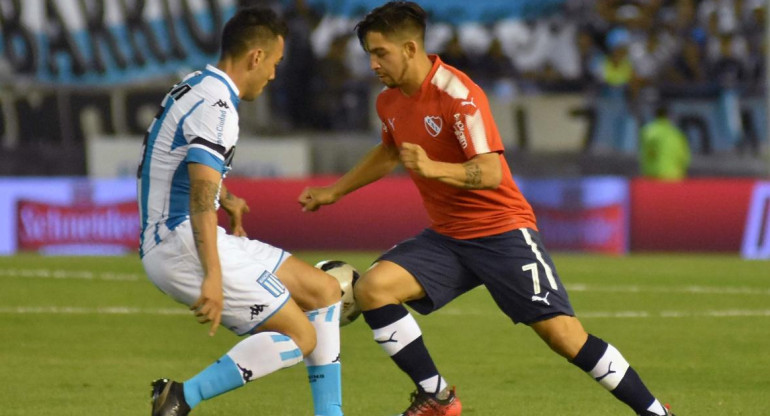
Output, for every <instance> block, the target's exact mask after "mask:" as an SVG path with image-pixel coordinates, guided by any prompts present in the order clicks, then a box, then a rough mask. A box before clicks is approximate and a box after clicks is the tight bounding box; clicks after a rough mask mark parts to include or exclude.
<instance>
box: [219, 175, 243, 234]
mask: <svg viewBox="0 0 770 416" xmlns="http://www.w3.org/2000/svg"><path fill="white" fill-rule="evenodd" d="M219 204H220V205H222V208H223V209H224V210H225V212H227V215H228V216H229V217H230V233H232V234H233V235H237V236H238V237H247V235H246V230H245V229H244V228H243V215H244V214H246V213H248V212H249V211H250V209H249V206H248V204H246V201H245V200H244V199H243V198H239V197H237V196H235V195H234V194H233V193H232V192H230V191H229V190H228V189H227V188H226V187H225V185H224V184H222V188H221V189H220V191H219Z"/></svg>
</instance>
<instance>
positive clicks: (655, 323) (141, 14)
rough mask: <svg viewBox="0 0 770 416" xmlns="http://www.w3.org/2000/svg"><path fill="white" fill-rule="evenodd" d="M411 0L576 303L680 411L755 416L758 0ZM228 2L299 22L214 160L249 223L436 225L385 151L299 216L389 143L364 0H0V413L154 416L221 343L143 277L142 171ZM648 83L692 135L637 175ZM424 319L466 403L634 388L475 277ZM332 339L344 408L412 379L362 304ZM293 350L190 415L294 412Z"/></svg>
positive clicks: (496, 408) (600, 397)
mask: <svg viewBox="0 0 770 416" xmlns="http://www.w3.org/2000/svg"><path fill="white" fill-rule="evenodd" d="M419 2H420V3H421V4H423V6H424V7H425V8H426V9H428V10H429V11H430V12H431V13H432V16H433V19H432V21H433V24H432V25H431V29H430V32H429V37H428V40H429V45H428V47H429V48H431V49H432V50H435V51H438V52H441V53H442V56H443V57H444V58H445V59H446V60H447V61H450V62H452V63H453V64H455V65H457V66H459V67H460V68H463V69H466V70H467V71H468V72H469V73H471V74H472V76H474V78H475V79H476V81H477V82H479V83H481V84H483V86H484V87H485V89H486V90H487V92H488V94H489V97H490V99H491V102H492V104H493V111H494V113H495V116H496V119H497V122H498V125H499V128H500V130H501V132H502V134H503V139H504V141H505V144H506V147H507V153H506V157H507V158H509V161H510V163H509V164H510V165H511V167H512V169H513V173H514V175H515V176H516V178H517V180H518V181H519V182H520V184H521V187H522V190H523V192H524V193H525V195H526V196H527V198H529V199H530V201H531V202H532V203H533V205H535V209H536V213H537V215H538V219H539V223H540V226H541V229H542V232H543V236H544V239H545V241H546V244H547V246H548V247H549V249H550V250H551V251H552V254H553V255H554V258H555V262H556V264H557V267H558V269H559V273H560V275H561V276H562V278H563V279H564V281H565V285H566V286H567V288H568V290H569V291H570V294H571V299H572V301H573V304H574V306H575V308H576V310H577V311H578V312H579V314H580V316H581V320H582V321H583V322H584V324H585V325H586V326H587V327H588V328H590V330H591V331H596V332H597V333H600V334H607V335H608V337H609V338H610V339H611V341H612V342H613V344H615V345H618V346H619V347H620V348H622V350H623V351H624V353H625V354H627V355H628V356H629V359H630V360H631V361H633V363H634V366H635V367H636V368H637V369H638V370H639V371H640V372H641V374H643V376H644V377H645V380H646V381H647V382H648V383H649V384H650V385H652V386H654V390H655V392H656V394H658V395H660V396H661V397H662V398H663V399H664V400H666V401H670V402H671V403H672V404H673V405H674V410H675V411H676V412H677V413H680V414H685V415H686V414H690V415H701V414H703V415H705V414H720V415H730V416H733V415H735V416H737V415H741V416H746V415H757V416H759V415H767V414H768V410H767V409H768V405H767V399H766V397H765V396H766V392H767V389H768V387H770V386H769V385H768V378H767V371H766V369H767V368H770V355H768V354H766V353H765V352H766V351H767V350H768V349H770V338H769V337H768V336H767V331H766V328H767V319H768V317H769V316H770V310H768V307H767V305H768V302H767V297H768V296H770V286H769V285H768V280H767V279H768V276H770V273H768V266H767V262H766V261H765V260H760V261H753V260H748V259H767V258H769V257H770V203H769V201H770V174H769V172H770V156H769V154H768V152H769V147H770V146H768V139H767V105H766V94H765V90H766V74H765V71H766V67H767V66H766V63H765V62H766V59H767V56H766V54H765V48H764V46H763V45H764V44H765V42H766V41H765V40H764V39H766V36H767V33H766V30H765V21H766V13H767V4H766V2H765V1H756V0H714V1H711V0H704V1H690V0H677V1H673V0H663V1H658V0H655V1H619V0H598V1H589V0H548V1H546V0H538V1H534V0H532V1H524V0H480V1H476V2H472V3H471V2H467V1H454V0H452V1H450V0H432V1H429V0H419ZM241 3H242V4H247V3H248V4H267V5H270V6H271V7H275V8H276V9H277V10H279V11H281V12H282V13H285V15H286V16H287V17H288V18H289V20H290V24H291V29H292V37H291V39H290V41H289V43H288V44H287V56H286V62H285V63H284V64H282V65H281V66H280V68H279V70H280V73H279V74H278V78H277V79H276V81H275V82H274V83H273V84H272V85H271V86H270V88H269V90H268V91H267V93H266V94H265V95H264V96H262V97H260V98H259V99H258V100H257V101H256V102H255V103H253V104H246V103H244V105H242V106H241V111H242V123H243V126H242V132H243V137H242V139H241V141H240V142H239V147H238V155H237V156H236V158H235V170H234V171H233V174H232V175H231V177H230V178H228V183H229V186H230V187H231V188H232V189H233V190H234V191H235V192H237V193H239V194H241V195H242V196H244V197H246V198H247V199H248V201H249V203H250V205H251V207H252V214H251V215H250V216H249V217H248V218H247V228H248V231H249V233H250V235H252V236H254V237H257V238H261V239H264V240H266V241H269V242H272V243H275V244H277V245H281V246H283V247H285V248H287V249H290V250H292V251H294V252H295V254H296V255H298V256H301V257H302V258H303V259H305V260H306V261H309V262H315V261H318V260H321V259H328V258H341V259H343V260H346V261H349V262H350V263H351V264H353V265H355V266H356V267H358V268H359V269H361V270H362V269H365V268H366V267H368V264H369V263H370V262H371V261H372V260H373V259H375V258H376V255H377V253H378V252H379V251H380V250H382V249H385V248H387V247H389V246H390V245H392V244H393V243H395V242H397V241H398V240H400V239H401V238H403V237H406V236H409V235H411V234H412V233H414V232H415V231H416V230H419V229H420V228H422V227H424V226H425V225H426V223H427V218H426V217H425V214H424V212H423V210H422V207H421V206H420V201H419V199H418V197H417V193H416V190H415V189H414V188H413V187H412V185H411V184H409V183H408V179H407V178H406V177H405V176H403V174H402V173H403V172H401V171H399V172H398V173H397V174H395V175H393V176H392V177H389V178H387V179H385V180H383V181H381V182H379V183H377V184H374V185H372V186H369V187H366V188H364V189H361V190H359V191H357V192H355V193H353V194H351V195H350V196H349V197H348V198H346V199H345V200H343V201H341V202H340V203H339V204H337V205H335V206H331V207H325V208H324V209H323V210H321V211H320V212H317V213H314V214H312V215H310V214H306V213H302V212H301V211H300V209H299V206H298V204H297V203H296V202H295V200H296V197H297V195H298V194H299V192H300V190H301V189H302V188H303V187H304V186H305V185H307V184H309V183H327V182H329V181H331V180H333V178H334V177H335V176H336V175H339V174H340V173H342V172H344V171H345V170H346V169H347V168H349V167H350V166H351V165H352V164H353V163H354V162H355V161H356V160H357V159H358V157H359V156H360V155H362V154H363V153H364V152H366V151H367V150H368V149H369V148H371V147H372V146H373V145H374V144H376V143H377V142H378V140H379V139H378V129H379V123H378V121H377V120H376V117H375V115H374V114H373V112H372V103H373V99H374V96H375V94H376V93H377V91H379V89H380V88H381V87H380V86H379V85H378V84H377V82H376V80H375V79H373V77H372V76H371V74H370V73H369V70H368V68H367V62H366V57H365V55H363V53H362V52H361V50H360V47H359V45H358V43H357V40H356V39H355V38H354V37H352V32H351V27H352V24H353V23H354V22H355V21H356V20H357V18H358V17H359V16H360V14H361V13H363V11H365V10H367V9H368V8H370V7H371V6H373V5H375V4H378V3H379V2H378V1H373V0H344V1H340V0H336V1H335V0H306V1H305V2H304V3H303V2H300V1H295V0H282V1H269V0H264V1H258V0H253V1H241V2H239V1H236V0H146V1H144V2H131V1H123V0H103V1H102V0H99V1H78V0H57V1H48V0H25V1H23V2H22V1H11V0H0V40H1V41H0V284H1V285H2V289H0V333H2V335H1V336H0V379H2V380H6V381H7V382H6V383H5V386H4V388H2V389H0V416H17V415H27V414H39V415H49V414H56V415H58V416H69V415H72V416H81V415H84V414H109V415H113V416H122V415H126V416H128V415H135V414H141V413H142V412H145V413H146V411H147V399H148V397H147V396H148V395H147V393H148V386H147V382H148V381H149V380H151V379H152V378H155V377H158V376H164V375H171V376H175V377H176V376H178V377H187V376H191V375H192V374H191V372H193V371H194V369H195V368H197V367H196V365H195V364H194V363H198V364H201V363H208V362H211V360H212V359H215V358H216V357H218V356H219V355H221V352H222V351H226V350H227V349H228V348H229V347H230V346H231V345H232V344H233V343H234V342H235V341H234V336H232V335H231V334H228V333H226V331H220V333H218V334H217V336H216V337H214V338H208V337H205V334H204V332H205V331H203V330H202V328H201V327H199V326H198V324H197V323H195V322H194V320H192V319H190V317H189V316H188V315H189V314H188V313H187V311H186V310H185V308H183V307H181V306H180V305H178V304H175V303H174V302H173V301H171V300H169V299H167V298H166V297H165V296H163V294H161V293H160V292H159V291H158V290H156V288H155V287H154V286H152V284H151V283H150V282H148V281H147V279H146V278H145V276H144V273H143V271H142V268H141V264H140V262H139V260H138V257H137V256H136V244H137V241H136V240H137V233H138V220H137V218H136V217H137V214H136V206H135V201H134V194H135V184H134V179H133V178H134V174H135V169H136V163H137V158H138V156H139V152H140V147H141V139H142V136H143V134H144V131H145V129H146V126H147V124H148V123H149V121H150V120H151V119H152V116H153V115H154V114H155V112H156V111H157V106H158V104H159V101H160V99H161V97H162V96H163V94H164V93H165V92H166V90H167V89H168V87H169V86H170V85H171V84H172V83H174V82H175V81H176V80H178V79H179V77H180V76H181V75H183V74H184V73H186V72H188V71H190V70H193V69H196V68H198V67H199V66H201V65H203V64H205V63H208V62H213V61H215V60H216V44H217V42H218V40H217V36H218V30H220V28H221V24H222V22H224V21H225V20H226V18H227V17H228V16H229V15H231V14H232V13H233V11H234V10H235V8H236V7H237V6H238V5H239V4H241ZM455 33H456V34H457V36H454V34H455ZM619 45H620V46H622V45H625V46H627V47H628V49H629V52H631V51H633V53H632V54H630V56H632V57H633V59H634V61H633V62H634V68H635V71H636V73H637V76H636V77H635V78H634V80H633V82H629V84H627V85H626V86H625V87H623V88H622V89H623V93H622V94H619V93H618V91H617V90H613V89H611V88H609V87H608V86H607V85H606V83H605V82H603V80H602V78H601V77H599V76H597V75H598V73H597V71H596V68H597V62H601V60H602V59H603V57H604V56H606V55H607V53H608V52H610V51H611V50H612V49H613V48H615V47H618V46H619ZM720 45H724V47H720ZM686 49H687V50H690V51H691V52H692V51H695V52H698V53H695V54H694V55H692V56H695V57H696V58H697V57H699V56H700V58H699V59H694V61H692V62H695V63H696V65H693V64H692V62H689V63H686V62H685V59H684V56H685V52H684V51H685V50H686ZM97 51H98V52H97ZM725 52H729V53H727V54H726V55H725V54H724V53H725ZM687 56H691V55H689V54H688V55H687ZM661 103H664V104H666V105H668V106H669V108H670V109H671V110H672V117H673V119H674V121H675V122H676V123H677V124H678V125H679V126H680V127H681V128H682V129H683V130H684V131H685V132H686V134H687V137H688V140H689V143H690V145H691V147H692V149H693V164H692V166H691V168H690V170H689V178H688V179H686V180H684V181H681V182H673V183H672V182H659V181H655V180H649V179H645V178H641V177H640V175H639V169H638V162H637V140H638V131H639V126H641V125H642V124H643V123H644V121H645V120H647V119H649V117H650V115H651V113H652V111H653V109H654V108H655V107H656V106H657V105H658V104H661ZM317 250H323V251H317ZM39 253H43V254H59V255H56V256H41V255H39ZM86 254H100V256H95V257H94V256H85V255H86ZM417 319H418V321H419V323H420V326H421V327H422V329H423V331H424V333H425V334H426V342H427V343H428V344H429V346H430V347H431V350H432V351H433V354H434V358H435V359H436V360H437V361H438V362H439V363H440V365H441V367H442V368H445V370H442V371H445V372H446V374H447V375H448V376H449V379H451V380H453V382H457V383H458V388H459V392H460V394H461V396H462V398H463V403H464V405H465V406H466V408H465V413H467V414H469V415H473V414H477V415H485V416H486V415H508V414H512V413H514V412H515V414H524V415H528V414H559V415H562V414H569V415H573V416H582V415H586V416H588V415H591V416H597V415H606V416H609V415H613V416H614V415H618V414H624V413H623V412H626V411H627V409H625V408H624V407H623V405H621V404H619V403H617V402H616V401H614V400H612V399H611V398H610V397H608V395H607V393H606V392H604V391H603V390H602V389H601V388H598V387H597V386H595V385H594V383H592V382H591V380H590V379H587V378H586V377H585V376H584V375H583V374H580V373H579V372H576V371H574V369H572V368H571V367H570V366H569V365H568V364H567V363H565V362H564V361H563V360H561V359H560V358H558V357H555V356H553V355H549V354H548V353H547V352H546V348H545V347H544V346H543V345H542V342H541V341H540V340H538V339H537V337H536V336H534V334H532V333H531V331H526V330H524V329H522V328H515V329H509V328H510V325H509V321H508V320H507V319H506V318H505V317H504V316H503V315H502V314H500V312H499V311H498V310H497V309H496V307H495V305H494V303H493V302H492V301H491V300H490V299H489V295H488V294H487V293H485V291H483V290H481V289H479V290H474V291H472V292H471V293H469V294H467V295H465V296H463V297H461V298H460V299H458V300H457V301H455V302H453V303H452V304H451V305H449V306H448V307H447V308H445V309H443V310H442V311H440V312H438V313H436V314H433V315H430V316H427V317H423V316H418V317H417ZM445 334H451V337H450V336H448V335H445ZM447 338H450V339H451V342H446V340H447ZM480 339H483V340H485V341H484V342H483V350H482V351H481V353H483V359H480V358H479V353H480V350H479V347H480V345H479V340H480ZM191 345H194V346H195V348H190V346H191ZM512 350H513V351H515V355H516V356H515V357H512V354H511V351H512ZM342 356H343V357H344V358H343V360H344V363H345V367H344V373H343V376H344V396H345V403H346V404H345V411H346V414H349V415H355V416H358V415H367V416H368V415H379V414H393V413H395V412H396V411H398V410H401V409H402V408H403V407H405V406H406V404H407V403H408V402H407V397H406V393H407V392H408V391H409V389H410V388H411V387H412V386H410V385H409V382H408V380H406V378H405V377H404V376H403V375H402V374H400V373H399V372H397V371H395V370H394V368H393V367H392V364H391V363H390V362H388V361H387V360H385V359H384V358H383V356H382V351H380V350H379V347H378V346H377V345H375V344H374V343H373V342H371V333H370V331H369V330H368V328H367V327H366V325H364V324H362V323H360V322H356V323H353V324H352V325H350V326H347V327H345V328H344V329H343V330H342ZM301 367H302V366H296V367H294V368H291V369H287V370H285V371H282V372H279V373H277V374H275V375H271V377H269V378H266V379H265V380H258V381H256V382H254V383H253V384H255V385H256V386H249V387H248V388H245V389H240V390H238V391H236V392H234V394H232V395H226V396H223V397H221V398H217V399H215V400H213V401H211V402H210V403H205V404H203V405H201V407H200V408H198V409H196V412H197V414H199V415H201V416H205V415H234V414H255V412H257V413H259V414H262V415H281V416H285V415H289V414H305V413H306V412H307V410H308V408H309V405H308V403H309V400H310V398H309V396H310V395H309V392H308V391H307V390H306V388H305V387H304V386H305V385H304V383H302V381H303V380H304V377H305V374H304V369H303V368H301ZM300 385H302V386H303V387H298V386H300ZM373 392H376V394H373Z"/></svg>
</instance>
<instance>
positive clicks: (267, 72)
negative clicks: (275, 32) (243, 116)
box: [243, 36, 284, 101]
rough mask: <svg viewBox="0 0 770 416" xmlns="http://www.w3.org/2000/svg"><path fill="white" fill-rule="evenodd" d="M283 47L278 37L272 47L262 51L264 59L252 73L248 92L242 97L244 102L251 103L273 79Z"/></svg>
mask: <svg viewBox="0 0 770 416" xmlns="http://www.w3.org/2000/svg"><path fill="white" fill-rule="evenodd" d="M283 46H284V41H283V37H282V36H278V38H277V39H276V40H275V41H274V42H272V45H270V47H269V48H266V49H265V50H264V58H263V59H261V60H260V61H259V63H258V64H257V66H256V68H255V70H254V71H253V73H252V77H251V82H250V83H249V87H248V90H247V91H245V94H244V95H243V99H244V100H246V101H251V100H254V99H255V98H257V97H258V96H259V95H260V94H262V91H264V89H265V87H266V86H267V84H268V82H270V81H272V80H274V79H275V70H276V67H278V64H279V63H280V62H281V60H283Z"/></svg>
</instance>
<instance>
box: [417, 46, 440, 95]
mask: <svg viewBox="0 0 770 416" xmlns="http://www.w3.org/2000/svg"><path fill="white" fill-rule="evenodd" d="M428 59H430V60H431V62H433V67H432V68H431V69H430V72H428V75H427V76H426V77H425V79H424V80H422V84H421V85H420V90H419V91H418V92H417V94H415V95H413V96H412V97H414V98H415V99H417V100H419V99H420V98H421V97H422V95H423V93H425V91H427V90H428V88H430V83H431V81H432V80H433V76H434V75H436V71H438V67H439V66H441V64H442V62H441V58H439V56H438V55H434V54H429V55H428Z"/></svg>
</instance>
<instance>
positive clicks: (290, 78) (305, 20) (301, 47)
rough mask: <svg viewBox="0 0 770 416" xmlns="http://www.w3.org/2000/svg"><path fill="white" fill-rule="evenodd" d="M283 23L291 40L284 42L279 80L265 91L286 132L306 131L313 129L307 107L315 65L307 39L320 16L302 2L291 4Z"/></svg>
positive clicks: (313, 117) (311, 111) (285, 9)
mask: <svg viewBox="0 0 770 416" xmlns="http://www.w3.org/2000/svg"><path fill="white" fill-rule="evenodd" d="M252 3H258V2H255V1H252ZM284 19H285V20H286V24H287V25H288V27H289V33H290V34H291V36H290V37H289V38H288V39H287V40H286V55H285V59H284V61H285V63H284V65H280V66H279V67H278V76H277V77H276V80H275V81H273V83H272V84H271V85H270V86H269V87H268V88H269V92H270V103H271V105H272V108H273V110H274V111H275V115H277V116H278V119H280V120H281V121H283V122H284V123H286V124H287V126H286V127H287V128H292V129H306V128H310V127H312V126H313V121H314V120H316V119H317V117H316V116H315V115H314V114H313V108H312V106H311V105H310V104H309V103H308V99H307V91H308V89H309V88H310V83H311V82H312V80H313V74H314V72H315V70H314V68H315V67H316V64H317V59H316V57H315V55H314V54H313V48H312V47H311V45H310V35H311V33H312V31H313V29H314V28H315V26H316V25H317V24H318V21H319V20H320V16H318V15H317V14H316V13H315V12H314V11H313V9H312V8H310V7H309V6H308V5H307V4H306V1H305V0H294V1H293V2H292V3H291V4H290V5H287V6H285V7H284Z"/></svg>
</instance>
